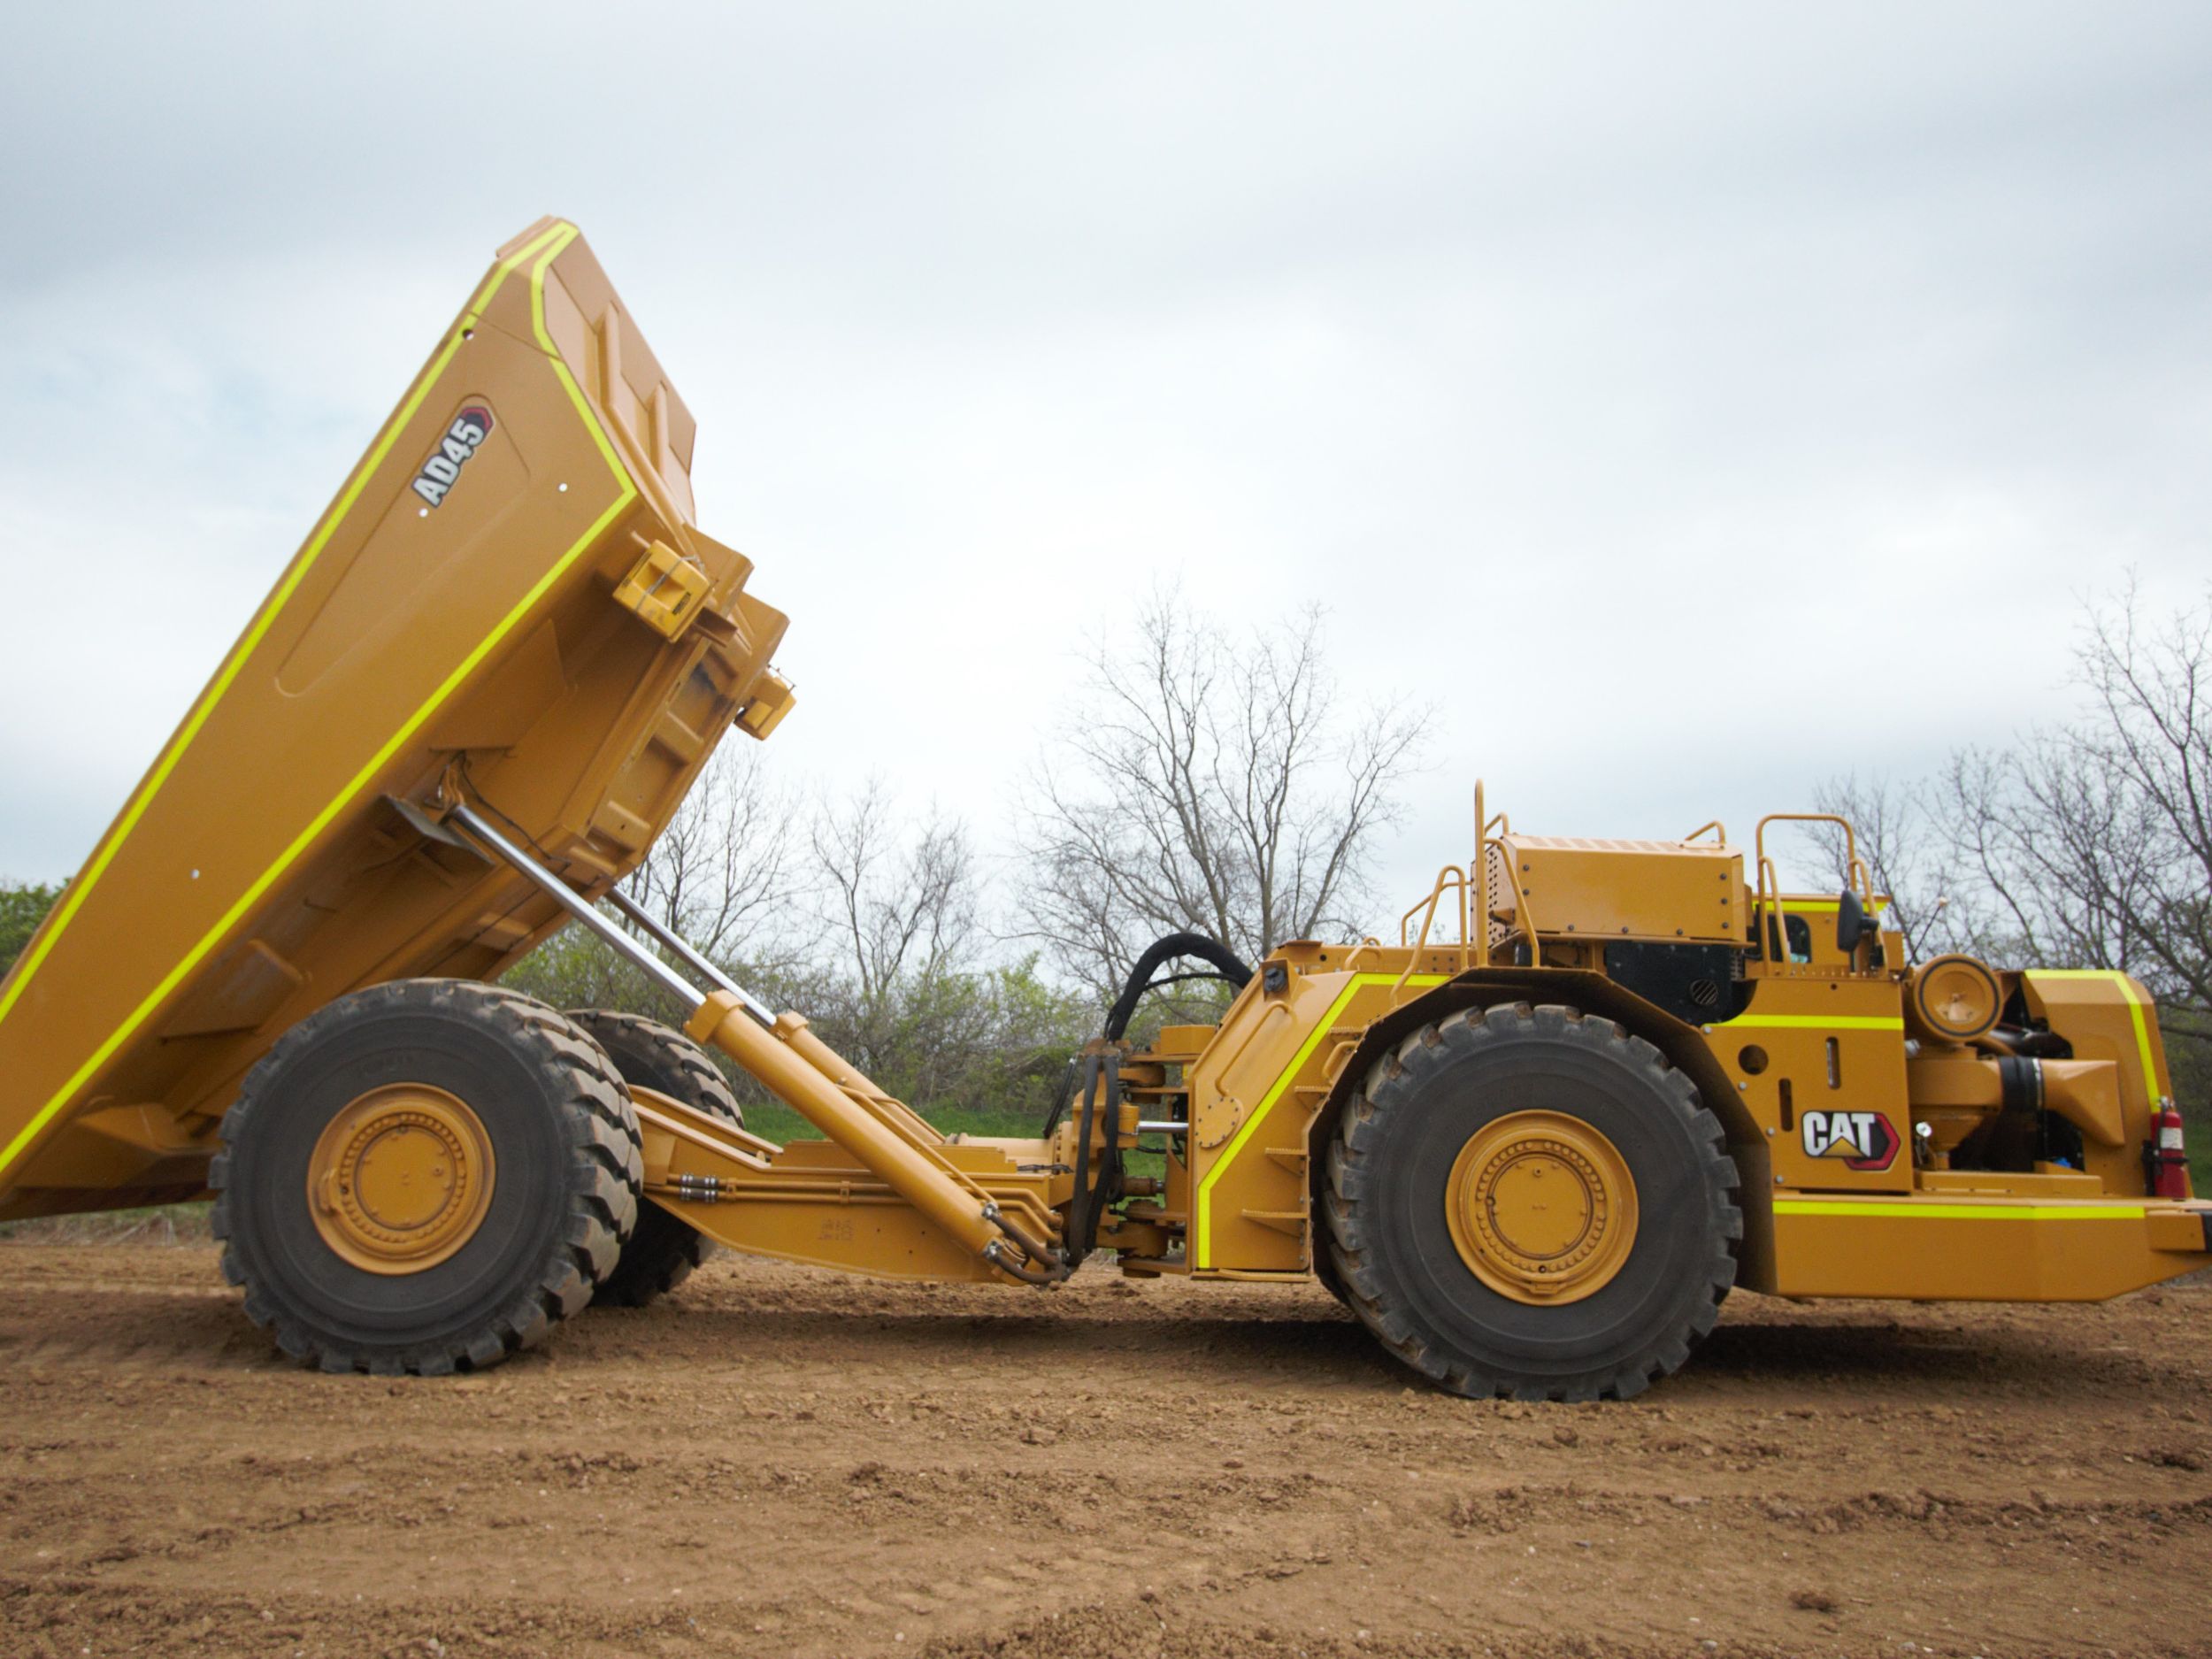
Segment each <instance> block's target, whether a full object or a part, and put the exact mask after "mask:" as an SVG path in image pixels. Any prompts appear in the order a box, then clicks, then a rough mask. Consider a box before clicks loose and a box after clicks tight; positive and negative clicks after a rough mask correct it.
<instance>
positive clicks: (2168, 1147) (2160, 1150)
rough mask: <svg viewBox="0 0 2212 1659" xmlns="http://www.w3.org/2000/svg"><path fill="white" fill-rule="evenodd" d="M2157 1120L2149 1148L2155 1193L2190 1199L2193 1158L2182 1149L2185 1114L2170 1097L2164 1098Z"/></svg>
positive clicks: (2167, 1196)
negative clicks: (2183, 1115)
mask: <svg viewBox="0 0 2212 1659" xmlns="http://www.w3.org/2000/svg"><path fill="white" fill-rule="evenodd" d="M2155 1121H2156V1128H2155V1131H2154V1133H2153V1135H2152V1139H2151V1144H2150V1146H2149V1147H2148V1148H2147V1151H2148V1153H2149V1158H2148V1162H2149V1164H2150V1166H2151V1170H2150V1174H2151V1179H2150V1189H2151V1196H2152V1197H2153V1198H2186V1197H2188V1196H2189V1157H2188V1154H2187V1153H2185V1151H2184V1150H2183V1149H2182V1144H2181V1114H2180V1113H2179V1112H2177V1111H2176V1110H2174V1102H2173V1100H2172V1098H2171V1097H2170V1096H2162V1097H2161V1098H2160V1100H2159V1102H2158V1115H2157V1118H2156V1120H2155Z"/></svg>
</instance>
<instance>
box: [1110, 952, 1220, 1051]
mask: <svg viewBox="0 0 2212 1659" xmlns="http://www.w3.org/2000/svg"><path fill="white" fill-rule="evenodd" d="M1179 956H1195V957H1197V958H1198V959H1199V960H1200V961H1201V962H1205V963H1210V964H1212V965H1213V968H1214V972H1211V973H1177V974H1171V975H1169V976H1168V977H1166V978H1164V979H1154V978H1153V977H1152V976H1153V975H1154V974H1156V973H1157V972H1159V971H1160V968H1161V966H1162V965H1163V964H1166V963H1169V962H1172V961H1174V960H1175V959H1176V958H1177V957H1179ZM1251 977H1252V970H1251V969H1249V968H1248V967H1246V966H1245V965H1244V964H1243V962H1242V961H1240V959H1239V958H1238V956H1237V954H1236V953H1235V952H1234V951H1233V950H1231V949H1229V947H1228V946H1226V945H1225V944H1222V943H1220V942H1219V941H1217V940H1212V939H1209V938H1207V937H1206V935H1205V934H1203V933H1169V934H1167V935H1166V936H1165V937H1164V938H1160V939H1156V940H1154V941H1152V942H1151V943H1150V944H1149V945H1148V946H1146V947H1145V951H1144V955H1142V956H1139V957H1138V958H1137V960H1136V964H1135V965H1134V966H1133V967H1132V968H1131V969H1130V970H1129V978H1128V979H1127V980H1126V981H1125V982H1124V984H1123V986H1122V987H1121V995H1120V996H1118V997H1117V998H1116V999H1115V1001H1114V1005H1113V1007H1112V1008H1110V1009H1109V1010H1107V1013H1106V1041H1109V1042H1119V1041H1121V1040H1122V1038H1123V1036H1124V1035H1125V1034H1126V1033H1127V1032H1128V1030H1129V1022H1130V1021H1131V1020H1133V1019H1134V1018H1136V1017H1137V1004H1138V1003H1139V1002H1142V1001H1144V994H1145V993H1146V992H1147V991H1148V990H1150V989H1151V988H1152V987H1154V986H1155V985H1172V984H1174V983H1175V982H1176V981H1177V980H1179V979H1223V980H1225V981H1227V982H1228V984H1229V985H1231V986H1232V987H1234V988H1235V989H1237V990H1240V991H1241V990H1242V989H1243V988H1244V987H1245V985H1246V982H1247V981H1248V980H1249V979H1251Z"/></svg>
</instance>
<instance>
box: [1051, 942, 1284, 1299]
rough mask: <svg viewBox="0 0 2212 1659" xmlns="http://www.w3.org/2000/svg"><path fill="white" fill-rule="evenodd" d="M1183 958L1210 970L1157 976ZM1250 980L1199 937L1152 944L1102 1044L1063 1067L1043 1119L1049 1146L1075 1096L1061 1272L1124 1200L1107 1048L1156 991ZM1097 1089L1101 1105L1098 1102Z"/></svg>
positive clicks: (1110, 1015) (1074, 1264) (1112, 1059)
mask: <svg viewBox="0 0 2212 1659" xmlns="http://www.w3.org/2000/svg"><path fill="white" fill-rule="evenodd" d="M1181 956H1195V957H1197V958H1198V959H1199V960H1200V961H1201V962H1204V963H1206V964H1210V970H1211V971H1210V972H1202V973H1171V974H1162V973H1161V972H1160V969H1161V968H1162V967H1164V965H1165V964H1168V963H1170V962H1172V961H1174V960H1176V959H1177V958H1178V957H1181ZM1251 978H1252V970H1251V969H1250V968H1248V967H1247V966H1245V964H1243V962H1241V961H1240V960H1239V958H1238V956H1237V955H1236V953H1235V952H1234V951H1233V950H1231V949H1229V948H1228V947H1227V946H1226V945H1224V944H1220V943H1218V942H1217V941H1214V940H1211V939H1209V938H1207V937H1206V936H1205V934H1203V933H1170V934H1168V935H1167V936H1166V937H1164V938H1163V939H1158V940H1155V941H1153V942H1152V943H1151V944H1150V945H1148V946H1147V947H1146V948H1145V952H1144V954H1143V955H1142V956H1139V957H1138V958H1137V960H1136V963H1135V964H1134V965H1133V966H1132V967H1131V968H1130V970H1129V978H1128V979H1127V980H1126V981H1125V983H1124V984H1123V986H1122V987H1121V995H1119V996H1118V997H1117V998H1115V999H1114V1005H1113V1007H1112V1008H1110V1009H1109V1010H1107V1013H1106V1029H1105V1032H1104V1033H1103V1035H1102V1039H1101V1041H1098V1042H1096V1043H1094V1044H1093V1045H1092V1046H1091V1047H1090V1048H1088V1049H1087V1050H1086V1051H1085V1053H1084V1055H1083V1056H1082V1057H1081V1058H1080V1059H1079V1060H1071V1061H1070V1062H1068V1069H1067V1071H1066V1073H1065V1075H1064V1076H1063V1077H1062V1078H1061V1079H1060V1094H1059V1098H1058V1099H1056V1100H1055V1101H1054V1102H1052V1111H1051V1113H1050V1115H1049V1116H1048V1117H1047V1118H1046V1119H1045V1138H1046V1139H1047V1140H1050V1139H1051V1138H1052V1134H1053V1132H1054V1131H1055V1130H1056V1129H1058V1128H1059V1126H1060V1119H1061V1118H1063V1117H1064V1116H1065V1115H1066V1113H1067V1110H1068V1106H1069V1103H1070V1102H1071V1100H1072V1099H1073V1098H1074V1097H1075V1095H1076V1094H1077V1093H1078V1090H1080V1093H1081V1096H1082V1101H1083V1113H1082V1117H1081V1118H1080V1120H1079V1122H1078V1124H1077V1125H1076V1137H1075V1202H1074V1203H1073V1204H1072V1205H1071V1208H1070V1210H1069V1213H1068V1231H1067V1239H1066V1243H1065V1246H1064V1254H1065V1256H1066V1258H1067V1266H1066V1268H1065V1270H1064V1271H1067V1272H1071V1273H1072V1272H1073V1271H1075V1270H1076V1269H1077V1268H1078V1267H1079V1266H1081V1265H1082V1264H1083V1258H1084V1257H1085V1256H1088V1255H1089V1254H1090V1253H1091V1252H1092V1250H1094V1248H1097V1245H1098V1223H1099V1217H1102V1216H1103V1215H1104V1214H1105V1213H1106V1211H1107V1210H1109V1209H1110V1208H1111V1207H1112V1206H1113V1205H1114V1204H1115V1203H1116V1202H1119V1200H1120V1198H1121V1195H1122V1162H1121V1055H1120V1052H1119V1051H1118V1049H1116V1048H1114V1047H1113V1046H1112V1045H1114V1044H1116V1043H1118V1042H1119V1041H1121V1040H1122V1039H1123V1037H1125V1035H1127V1034H1128V1031H1129V1022H1130V1021H1131V1020H1132V1019H1134V1018H1136V1014H1137V1004H1138V1003H1140V1002H1142V1001H1143V1000H1144V994H1145V993H1146V992H1147V991H1148V990H1150V989H1151V988H1152V987H1154V986H1156V985H1173V984H1176V983H1178V982H1179V981H1181V980H1185V979H1220V980H1223V981H1225V982H1226V983H1227V984H1228V985H1230V986H1232V987H1234V988H1235V989H1237V990H1240V991H1241V990H1242V989H1243V988H1244V987H1245V986H1246V985H1247V984H1248V982H1249V981H1250V980H1251ZM1101 1085H1103V1086H1104V1088H1103V1093H1104V1095H1105V1098H1104V1100H1103V1101H1101V1099H1100V1098H1099V1096H1100V1094H1101ZM1102 1109H1103V1110H1104V1112H1105V1115H1106V1147H1105V1150H1104V1154H1103V1156H1101V1157H1100V1159H1099V1161H1098V1174H1097V1177H1096V1179H1093V1177H1092V1174H1091V1130H1092V1127H1093V1126H1094V1125H1095V1124H1096V1123H1097V1121H1098V1113H1099V1111H1100V1110H1102Z"/></svg>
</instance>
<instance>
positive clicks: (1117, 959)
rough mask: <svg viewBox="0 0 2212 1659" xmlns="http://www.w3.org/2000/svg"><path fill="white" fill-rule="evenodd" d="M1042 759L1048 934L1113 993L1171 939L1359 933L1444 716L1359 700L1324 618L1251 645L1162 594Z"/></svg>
mask: <svg viewBox="0 0 2212 1659" xmlns="http://www.w3.org/2000/svg"><path fill="white" fill-rule="evenodd" d="M1089 668H1090V673H1089V676H1088V679H1087V682H1086V684H1085V686H1084V688H1083V695H1082V696H1081V699H1080V701H1079V703H1077V705H1076V707H1075V708H1074V710H1072V712H1071V716H1070V717H1069V718H1067V719H1066V720H1064V722H1063V724H1062V725H1061V726H1060V728H1059V730H1058V732H1057V733H1056V736H1055V738H1054V740H1053V741H1052V742H1051V745H1050V747H1049V748H1048V750H1047V752H1046V753H1045V755H1044V756H1043V757H1041V760H1040V762H1039V763H1038V764H1037V765H1036V766H1035V767H1034V768H1033V771H1032V774H1031V781H1030V797H1031V801H1032V810H1031V811H1030V812H1029V814H1028V821H1027V825H1026V828H1027V832H1028V833H1027V837H1026V839H1027V841H1028V846H1027V848H1026V849H1025V850H1026V852H1027V854H1028V856H1029V858H1030V859H1031V860H1032V865H1033V868H1032V872H1031V875H1030V879H1029V884H1028V896H1029V906H1028V908H1029V913H1030V917H1031V927H1032V933H1031V936H1033V937H1035V938H1037V939H1039V940H1041V941H1042V942H1043V943H1044V945H1045V946H1046V948H1047V949H1048V952H1049V953H1050V955H1051V956H1052V957H1053V958H1054V960H1055V962H1056V964H1057V965H1058V966H1059V967H1060V968H1061V969H1062V970H1063V971H1064V972H1068V973H1071V974H1072V975H1074V976H1077V977H1079V978H1080V979H1084V980H1085V981H1087V982H1088V983H1089V984H1090V985H1092V986H1093V987H1095V988H1096V989H1098V990H1099V991H1100V992H1102V994H1105V995H1111V994H1112V992H1113V991H1114V990H1115V989H1116V988H1118V985H1119V983H1120V980H1121V978H1122V976H1123V975H1124V974H1125V972H1127V970H1128V968H1129V965H1130V964H1131V963H1132V962H1133V960H1134V959H1135V958H1136V956H1138V955H1139V954H1140V953H1141V951H1142V950H1143V949H1144V948H1145V946H1147V945H1148V944H1149V943H1150V942H1151V941H1152V940H1153V939H1154V938H1155V937H1156V936H1157V935H1159V934H1162V933H1171V932H1175V931H1179V930H1183V929H1188V930H1192V931H1195V932H1198V933H1206V934H1208V935H1210V936H1211V937H1213V938H1215V939H1218V940H1221V941H1224V942H1225V943H1226V944H1228V945H1229V946H1230V947H1231V948H1232V949H1235V950H1236V951H1238V952H1239V953H1240V955H1244V956H1248V957H1256V956H1263V955H1265V954H1266V953H1267V952H1268V951H1269V950H1271V949H1273V948H1274V947H1275V946H1276V945H1278V944H1279V943H1281V942H1282V941H1285V940H1288V939H1297V938H1305V937H1317V936H1320V935H1322V934H1325V933H1330V934H1338V935H1342V934H1346V933H1355V932H1356V931H1357V930H1358V924H1357V923H1356V921H1355V920H1354V919H1353V918H1354V916H1355V913H1356V911H1357V910H1358V909H1359V908H1360V906H1361V905H1362V903H1363V901H1364V900H1365V899H1366V898H1367V897H1368V889H1367V879H1368V863H1369V856H1370V853H1371V849H1372V846H1373V841H1374V836H1375V832H1376V831H1377V830H1378V829H1379V828H1381V827H1383V826H1386V825H1388V824H1390V823H1391V822H1393V821H1394V819H1395V818H1396V816H1397V810H1398V809H1397V803H1396V802H1395V800H1394V796H1393V795H1392V789H1393V786H1394V785H1396V784H1397V783H1399V782H1401V781H1402V780H1403V779H1404V778H1405V776H1406V775H1407V774H1408V772H1409V771H1411V770H1412V769H1413V767H1414V766H1415V765H1416V764H1417V758H1418V754H1419V749H1420V743H1421V734H1422V730H1423V726H1424V725H1425V719H1426V714H1427V711H1426V710H1409V709H1407V708H1405V707H1404V706H1402V705H1401V704H1399V703H1389V702H1384V703H1364V704H1352V703H1348V702H1347V701H1346V700H1344V699H1343V698H1341V697H1340V695H1338V691H1337V686H1336V682H1335V680H1334V678H1333V676H1332V675H1331V674H1330V672H1328V664H1327V656H1326V652H1325V645H1324V640H1323V630H1322V615H1321V612H1320V611H1318V610H1312V609H1310V610H1307V611H1303V612H1302V613H1300V614H1298V615H1296V616H1294V617H1293V618H1290V619H1288V620H1287V621H1286V622H1284V623H1282V624H1280V625H1279V626H1275V627H1273V628H1271V629H1263V630H1258V631H1256V632H1255V633H1254V634H1251V635H1250V636H1249V637H1248V638H1246V639H1244V640H1233V639H1231V638H1230V637H1229V636H1228V635H1227V634H1225V632H1224V631H1223V630H1222V629H1221V628H1220V627H1218V626H1215V625H1214V624H1212V623H1210V622H1209V621H1207V620H1205V619H1203V618H1193V617H1191V616H1190V615H1189V614H1188V613H1187V611H1186V610H1185V608H1184V607H1183V605H1182V604H1181V603H1180V602H1179V598H1178V597H1177V596H1176V595H1173V594H1171V593H1161V594H1156V595H1154V596H1153V598H1152V599H1151V601H1150V602H1149V603H1148V604H1147V605H1146V606H1145V607H1144V609H1143V610H1141V611H1140V612H1139V613H1138V614H1137V616H1136V617H1135V618H1134V619H1133V624H1132V626H1130V628H1129V629H1128V630H1127V631H1126V632H1125V633H1121V634H1114V635H1112V636H1110V638H1108V639H1107V640H1105V641H1102V643H1101V645H1100V647H1099V649H1097V651H1096V652H1095V653H1094V655H1093V657H1091V659H1090V663H1089Z"/></svg>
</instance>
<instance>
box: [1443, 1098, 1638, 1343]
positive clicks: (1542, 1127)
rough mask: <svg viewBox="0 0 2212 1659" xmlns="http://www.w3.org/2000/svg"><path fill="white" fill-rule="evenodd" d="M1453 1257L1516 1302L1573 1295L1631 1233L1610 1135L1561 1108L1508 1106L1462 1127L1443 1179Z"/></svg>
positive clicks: (1587, 1288)
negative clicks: (1473, 1127)
mask: <svg viewBox="0 0 2212 1659" xmlns="http://www.w3.org/2000/svg"><path fill="white" fill-rule="evenodd" d="M1444 1214H1445V1219H1446V1222H1447V1223H1448V1225H1449V1226H1450V1228H1451V1234H1452V1243H1453V1245H1454V1246H1455V1248H1457V1250H1458V1251H1459V1257H1460V1260H1461V1261H1463V1263H1466V1265H1467V1268H1468V1271H1471V1272H1472V1273H1473V1274H1474V1275H1475V1277H1476V1278H1478V1279H1481V1280H1482V1282H1483V1283H1484V1284H1486V1285H1487V1286H1490V1288H1491V1289H1493V1290H1494V1291H1497V1292H1498V1293H1499V1294H1501V1295H1506V1296H1510V1297H1511V1298H1513V1300H1514V1301H1516V1302H1530V1303H1535V1304H1540V1305H1552V1304H1556V1303H1559V1302H1577V1301H1579V1300H1580V1299H1581V1298H1583V1297H1585V1296H1588V1295H1592V1294H1595V1293H1596V1292H1598V1291H1599V1290H1601V1289H1603V1288H1604V1287H1605V1286H1606V1285H1608V1284H1609V1283H1610V1282H1611V1281H1612V1279H1613V1276H1614V1275H1615V1274H1616V1273H1617V1272H1619V1271H1620V1269H1621V1264H1622V1263H1624V1262H1625V1261H1626V1260H1627V1259H1628V1254H1629V1250H1630V1248H1632V1246H1633V1245H1634V1243H1635V1240H1636V1183H1635V1181H1634V1179H1632V1177H1631V1176H1630V1174H1629V1172H1628V1164H1627V1161H1626V1160H1625V1159H1624V1158H1623V1157H1622V1156H1621V1155H1620V1152H1619V1150H1618V1149H1617V1148H1616V1147H1615V1146H1614V1145H1613V1143H1612V1141H1610V1140H1609V1139H1607V1137H1606V1136H1605V1135H1603V1134H1602V1133H1600V1132H1599V1131H1597V1130H1595V1129H1594V1128H1592V1127H1591V1126H1590V1125H1588V1124H1586V1123H1584V1122H1583V1121H1582V1120H1581V1119H1580V1118H1572V1117H1569V1116H1568V1115H1566V1114H1565V1113H1563V1112H1548V1111H1525V1112H1510V1113H1508V1114H1507V1115H1506V1116H1505V1117H1503V1118H1496V1119H1494V1120H1493V1121H1492V1122H1490V1123H1487V1124H1485V1125H1483V1126H1482V1127H1481V1128H1480V1129H1479V1130H1477V1131H1476V1132H1475V1133H1474V1134H1473V1135H1471V1136H1470V1137H1469V1139H1468V1141H1467V1144H1466V1145H1465V1146H1463V1147H1462V1148H1460V1152H1459V1156H1458V1157H1457V1158H1455V1160H1453V1163H1452V1170H1451V1174H1450V1177H1449V1178H1448V1179H1447V1180H1446V1182H1445V1184H1444Z"/></svg>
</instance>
